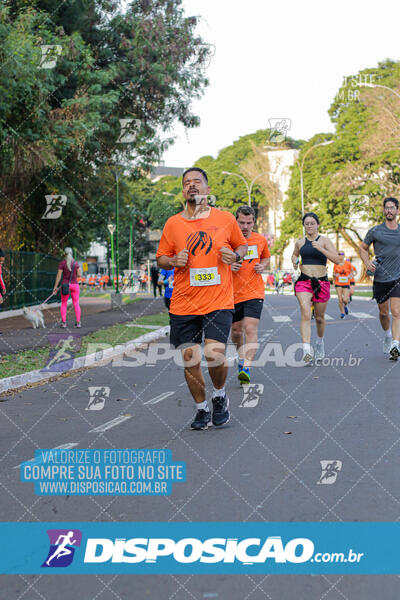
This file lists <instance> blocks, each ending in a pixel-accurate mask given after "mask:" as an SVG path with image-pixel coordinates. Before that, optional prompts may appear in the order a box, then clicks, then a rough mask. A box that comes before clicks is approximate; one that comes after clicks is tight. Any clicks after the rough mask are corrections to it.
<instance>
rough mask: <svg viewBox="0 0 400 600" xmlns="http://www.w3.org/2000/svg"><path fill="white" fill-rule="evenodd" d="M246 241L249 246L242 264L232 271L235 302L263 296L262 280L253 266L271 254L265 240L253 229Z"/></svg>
mask: <svg viewBox="0 0 400 600" xmlns="http://www.w3.org/2000/svg"><path fill="white" fill-rule="evenodd" d="M246 241H247V243H248V246H249V247H248V250H247V254H246V256H245V257H244V259H243V262H242V266H241V267H240V269H239V271H232V275H233V296H234V300H235V304H237V303H238V302H244V301H245V300H251V299H252V298H264V287H265V285H264V280H263V278H262V276H261V274H260V273H256V272H255V270H254V266H255V265H256V264H257V263H259V262H260V260H261V259H262V258H269V257H270V256H271V254H270V251H269V249H268V244H267V240H266V239H265V237H264V236H263V235H260V234H259V233H255V232H254V231H253V232H252V234H251V235H250V237H248V238H247V239H246Z"/></svg>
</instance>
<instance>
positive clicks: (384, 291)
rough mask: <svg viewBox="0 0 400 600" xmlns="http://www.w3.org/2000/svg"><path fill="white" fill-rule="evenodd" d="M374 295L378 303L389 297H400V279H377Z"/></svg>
mask: <svg viewBox="0 0 400 600" xmlns="http://www.w3.org/2000/svg"><path fill="white" fill-rule="evenodd" d="M372 290H373V297H374V298H375V300H376V301H377V303H378V304H382V303H383V302H386V300H389V298H400V279H395V280H394V281H375V280H374V285H373V288H372Z"/></svg>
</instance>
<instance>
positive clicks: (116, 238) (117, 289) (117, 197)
mask: <svg viewBox="0 0 400 600" xmlns="http://www.w3.org/2000/svg"><path fill="white" fill-rule="evenodd" d="M114 175H115V181H116V194H115V259H116V261H115V269H116V275H117V286H116V290H115V293H116V294H119V243H118V242H119V240H118V227H119V177H120V173H119V172H118V171H115V173H114Z"/></svg>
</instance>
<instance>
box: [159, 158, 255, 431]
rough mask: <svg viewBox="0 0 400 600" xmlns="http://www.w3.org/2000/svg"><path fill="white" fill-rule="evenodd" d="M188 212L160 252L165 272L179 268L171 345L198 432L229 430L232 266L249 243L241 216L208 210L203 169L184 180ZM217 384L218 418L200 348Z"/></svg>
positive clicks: (169, 229)
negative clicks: (179, 361) (227, 353)
mask: <svg viewBox="0 0 400 600" xmlns="http://www.w3.org/2000/svg"><path fill="white" fill-rule="evenodd" d="M182 183H183V191H182V193H183V197H184V198H185V200H186V208H185V210H183V211H182V212H181V213H179V214H177V215H174V216H173V217H170V218H169V219H168V221H167V222H166V224H165V227H164V229H163V233H162V236H161V240H160V244H159V247H158V251H157V255H156V256H157V263H158V266H159V267H160V268H161V269H167V270H170V269H175V275H174V293H173V294H172V298H171V306H170V323H171V337H170V339H171V344H172V345H173V346H175V348H181V349H182V354H183V361H184V366H185V378H186V382H187V384H188V387H189V390H190V392H191V394H192V396H193V398H194V401H195V402H196V407H197V412H196V415H195V418H194V421H193V422H192V424H191V427H192V429H207V428H208V427H209V426H210V424H211V420H212V423H213V425H217V426H220V425H224V423H227V422H228V421H229V418H230V414H229V399H228V396H227V395H226V392H225V381H226V376H227V366H226V363H225V346H226V342H227V340H228V336H229V331H230V329H231V325H232V315H233V308H234V304H233V285H232V272H231V269H230V265H231V264H233V263H234V262H237V261H240V260H241V259H242V258H243V256H244V255H245V254H246V252H247V243H246V240H245V238H244V237H243V235H242V233H241V231H240V229H239V227H238V225H237V223H236V220H235V217H234V216H233V215H231V214H230V213H228V212H226V211H222V210H219V209H217V208H213V207H211V206H208V204H207V197H208V194H209V193H210V188H209V186H208V178H207V174H206V173H205V172H204V171H203V170H202V169H199V168H197V167H193V168H191V169H188V170H187V171H185V173H184V174H183V176H182ZM203 333H204V338H205V340H204V341H205V348H204V354H205V357H206V359H207V362H208V372H209V374H210V377H211V380H212V383H213V387H214V389H213V396H212V404H213V413H212V419H211V415H210V410H209V407H208V404H207V401H206V394H205V381H204V377H203V373H202V371H201V367H200V361H201V353H200V347H199V344H201V342H202V336H203Z"/></svg>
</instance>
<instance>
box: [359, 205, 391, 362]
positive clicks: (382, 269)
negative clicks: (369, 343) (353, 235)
mask: <svg viewBox="0 0 400 600" xmlns="http://www.w3.org/2000/svg"><path fill="white" fill-rule="evenodd" d="M383 213H384V215H385V222H384V223H382V224H381V225H376V226H375V227H372V229H370V230H369V231H368V233H367V235H366V236H365V239H364V241H363V242H361V244H360V256H361V259H362V261H363V263H364V264H365V266H366V267H367V269H368V270H370V271H372V272H373V273H374V286H373V295H374V298H375V300H376V301H377V303H378V307H379V320H380V322H381V325H382V328H383V330H384V332H385V339H384V342H383V352H384V353H385V354H388V353H389V354H390V360H397V359H398V357H399V356H400V342H399V340H400V226H399V225H398V223H397V215H398V214H399V201H398V200H397V198H385V200H384V202H383ZM371 244H373V245H374V252H375V257H376V260H375V261H374V262H371V261H370V259H369V254H368V248H369V246H370V245H371ZM389 308H390V311H391V313H392V329H391V331H390V312H389Z"/></svg>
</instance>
